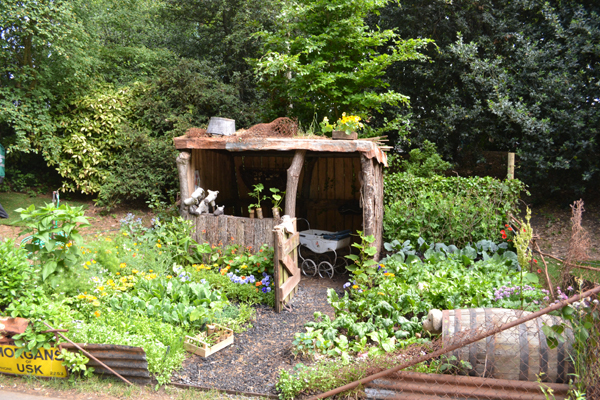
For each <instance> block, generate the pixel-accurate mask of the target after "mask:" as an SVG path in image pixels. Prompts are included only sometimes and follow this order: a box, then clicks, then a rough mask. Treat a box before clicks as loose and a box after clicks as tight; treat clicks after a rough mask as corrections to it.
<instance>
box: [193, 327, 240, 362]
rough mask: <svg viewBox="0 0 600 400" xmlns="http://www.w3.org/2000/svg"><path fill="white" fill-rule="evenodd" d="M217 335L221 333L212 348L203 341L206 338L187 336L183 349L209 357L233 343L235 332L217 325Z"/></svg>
mask: <svg viewBox="0 0 600 400" xmlns="http://www.w3.org/2000/svg"><path fill="white" fill-rule="evenodd" d="M215 333H219V336H218V337H217V339H216V343H215V344H213V345H212V346H211V345H209V344H208V343H206V342H205V341H203V340H202V339H204V338H205V337H200V335H198V337H191V336H186V337H185V341H184V342H183V347H184V348H185V349H186V350H187V351H189V352H190V353H194V354H197V355H199V356H200V357H208V356H210V355H211V354H214V353H216V352H217V351H219V350H221V349H223V348H225V347H227V346H229V345H230V344H232V343H233V331H232V330H231V329H229V328H225V327H224V326H221V325H217V324H215Z"/></svg>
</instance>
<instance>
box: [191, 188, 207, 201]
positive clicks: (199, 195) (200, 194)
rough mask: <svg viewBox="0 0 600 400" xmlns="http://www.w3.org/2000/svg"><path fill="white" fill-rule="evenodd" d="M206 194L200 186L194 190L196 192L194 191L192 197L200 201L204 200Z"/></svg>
mask: <svg viewBox="0 0 600 400" xmlns="http://www.w3.org/2000/svg"><path fill="white" fill-rule="evenodd" d="M205 196H206V193H205V192H204V189H202V188H201V187H198V189H196V190H194V193H192V197H193V198H194V199H196V200H198V201H202V199H204V197H205Z"/></svg>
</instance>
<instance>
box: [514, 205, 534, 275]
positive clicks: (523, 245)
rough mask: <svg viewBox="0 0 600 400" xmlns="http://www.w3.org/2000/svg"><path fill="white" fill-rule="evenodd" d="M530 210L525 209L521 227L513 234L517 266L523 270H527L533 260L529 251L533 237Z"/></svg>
mask: <svg viewBox="0 0 600 400" xmlns="http://www.w3.org/2000/svg"><path fill="white" fill-rule="evenodd" d="M530 220H531V209H530V208H529V207H527V215H526V216H525V221H523V222H521V225H520V226H519V228H518V229H517V231H516V232H515V236H514V239H513V240H514V244H515V248H516V249H517V256H518V257H519V265H520V266H521V268H523V269H528V268H529V266H530V265H531V260H532V259H533V252H532V251H531V248H530V247H531V246H530V245H531V238H532V237H533V229H531V224H530V223H529V221H530Z"/></svg>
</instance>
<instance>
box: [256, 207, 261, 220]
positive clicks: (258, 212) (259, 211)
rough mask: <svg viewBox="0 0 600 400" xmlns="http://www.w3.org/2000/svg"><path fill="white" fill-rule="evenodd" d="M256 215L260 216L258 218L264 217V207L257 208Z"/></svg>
mask: <svg viewBox="0 0 600 400" xmlns="http://www.w3.org/2000/svg"><path fill="white" fill-rule="evenodd" d="M256 216H257V217H258V219H263V213H262V208H257V209H256Z"/></svg>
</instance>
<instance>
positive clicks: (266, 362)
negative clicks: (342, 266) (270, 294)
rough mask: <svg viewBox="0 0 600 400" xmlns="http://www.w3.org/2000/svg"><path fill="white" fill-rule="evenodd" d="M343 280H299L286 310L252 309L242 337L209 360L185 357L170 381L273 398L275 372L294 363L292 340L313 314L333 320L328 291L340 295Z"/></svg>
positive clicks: (341, 276)
mask: <svg viewBox="0 0 600 400" xmlns="http://www.w3.org/2000/svg"><path fill="white" fill-rule="evenodd" d="M346 280H347V276H343V275H338V276H336V277H335V278H334V279H333V280H330V279H318V278H306V277H302V281H300V289H299V291H298V293H297V294H296V295H295V296H294V298H293V299H292V300H291V302H290V306H291V308H290V309H285V310H284V311H283V312H282V313H279V314H277V313H275V311H274V310H273V308H271V307H268V306H259V307H257V313H256V321H254V322H253V323H252V325H253V327H252V328H251V329H248V330H247V331H246V332H242V333H239V334H236V335H235V336H236V337H235V343H234V344H233V345H231V346H228V347H227V348H225V349H223V350H220V351H219V352H218V353H216V354H213V355H211V356H210V357H208V358H202V357H199V356H196V355H190V357H188V358H187V360H186V361H185V362H184V366H183V369H182V370H180V371H178V372H176V373H175V374H173V378H172V381H173V382H175V383H183V384H187V385H197V386H205V387H212V388H215V389H228V390H237V391H243V392H254V393H264V394H275V383H276V382H277V376H278V371H279V370H280V369H282V368H283V369H286V370H290V369H292V368H293V366H294V365H295V364H296V363H297V362H299V361H300V360H299V359H295V358H294V355H293V354H292V353H291V347H292V341H293V340H294V334H295V333H297V332H301V331H303V330H304V324H305V323H306V322H309V321H312V320H313V314H314V312H315V311H320V312H322V313H325V314H327V315H329V316H331V317H333V315H334V313H333V308H332V307H331V306H330V305H329V304H328V303H327V289H328V288H334V289H336V291H337V292H338V293H340V294H341V292H342V290H343V289H342V285H343V284H344V282H345V281H346Z"/></svg>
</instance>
